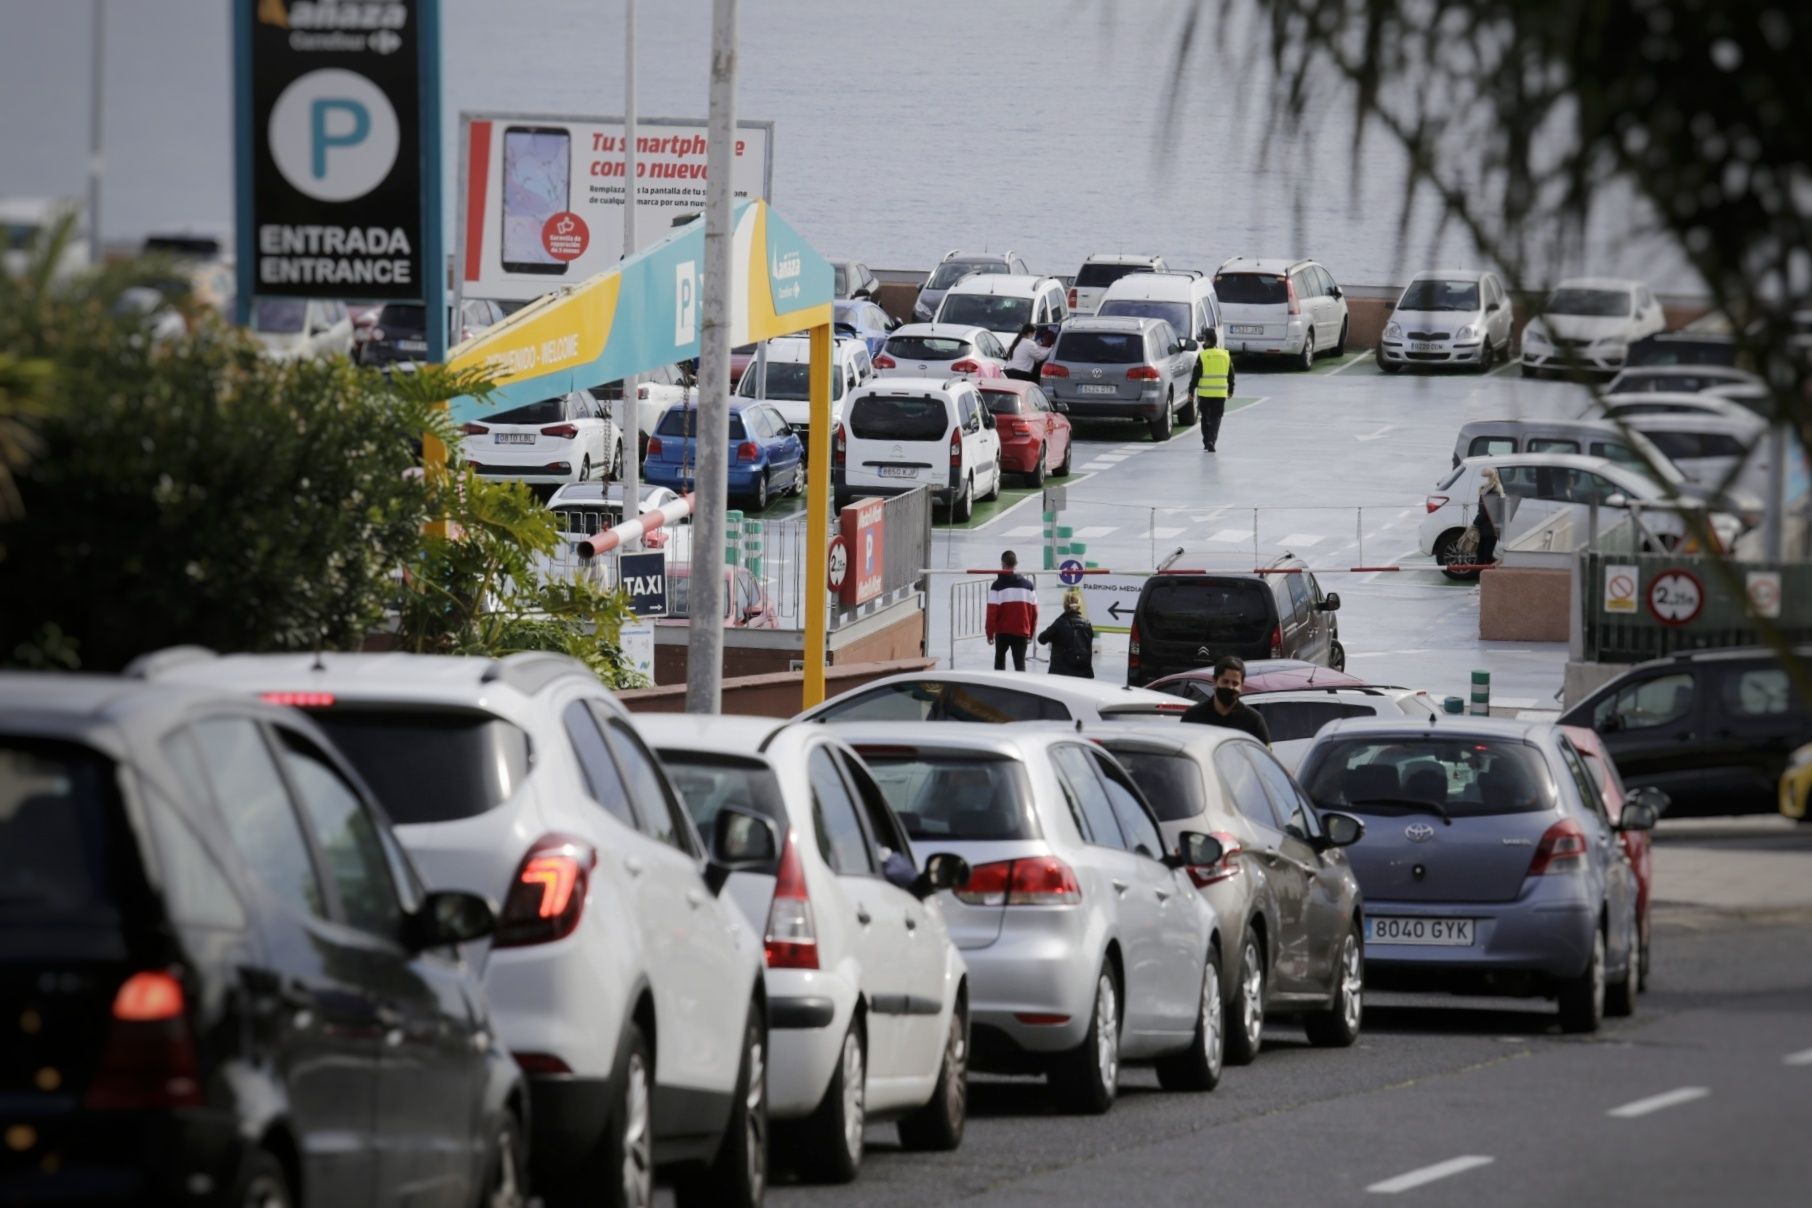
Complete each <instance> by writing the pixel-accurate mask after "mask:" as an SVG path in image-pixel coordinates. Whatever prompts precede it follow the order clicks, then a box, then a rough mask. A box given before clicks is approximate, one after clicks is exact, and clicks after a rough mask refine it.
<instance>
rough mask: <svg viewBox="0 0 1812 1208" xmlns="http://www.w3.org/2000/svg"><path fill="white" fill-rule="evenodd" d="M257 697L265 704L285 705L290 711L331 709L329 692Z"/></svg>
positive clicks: (276, 694) (265, 694) (289, 693)
mask: <svg viewBox="0 0 1812 1208" xmlns="http://www.w3.org/2000/svg"><path fill="white" fill-rule="evenodd" d="M258 697H259V699H260V700H263V701H264V702H266V703H267V704H272V705H287V706H289V707H290V708H292V709H331V708H333V693H331V692H260V693H259V694H258Z"/></svg>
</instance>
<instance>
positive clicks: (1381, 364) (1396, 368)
mask: <svg viewBox="0 0 1812 1208" xmlns="http://www.w3.org/2000/svg"><path fill="white" fill-rule="evenodd" d="M1378 368H1380V369H1382V370H1383V371H1384V372H1386V373H1402V372H1403V366H1401V365H1399V364H1397V363H1396V362H1395V361H1387V360H1385V359H1384V358H1383V357H1379V358H1378Z"/></svg>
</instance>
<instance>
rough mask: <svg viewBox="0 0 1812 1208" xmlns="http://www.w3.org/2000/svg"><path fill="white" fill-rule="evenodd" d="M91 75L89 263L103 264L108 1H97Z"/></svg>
mask: <svg viewBox="0 0 1812 1208" xmlns="http://www.w3.org/2000/svg"><path fill="white" fill-rule="evenodd" d="M89 49H90V56H91V62H90V66H89V73H88V221H87V223H86V226H87V229H88V261H89V263H90V264H99V263H100V262H101V126H102V123H101V102H102V100H103V99H104V96H105V89H104V85H105V70H106V66H107V0H94V36H93V38H92V39H91V40H90V46H89Z"/></svg>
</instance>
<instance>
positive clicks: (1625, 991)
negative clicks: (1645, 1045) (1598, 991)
mask: <svg viewBox="0 0 1812 1208" xmlns="http://www.w3.org/2000/svg"><path fill="white" fill-rule="evenodd" d="M1641 960H1642V950H1641V947H1640V946H1639V945H1638V944H1632V945H1631V946H1630V958H1629V961H1628V963H1627V965H1626V966H1625V968H1624V970H1623V976H1622V977H1621V978H1619V979H1618V980H1616V981H1614V982H1610V983H1608V984H1607V985H1606V986H1605V988H1604V1013H1605V1014H1606V1015H1611V1016H1615V1017H1616V1018H1619V1019H1624V1018H1628V1017H1629V1016H1631V1015H1634V1014H1635V1013H1636V987H1637V983H1638V982H1640V981H1641V979H1642V973H1641V969H1640V964H1641Z"/></svg>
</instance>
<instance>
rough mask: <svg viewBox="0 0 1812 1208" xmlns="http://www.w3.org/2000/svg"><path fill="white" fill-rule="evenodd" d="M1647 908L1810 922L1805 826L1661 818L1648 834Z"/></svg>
mask: <svg viewBox="0 0 1812 1208" xmlns="http://www.w3.org/2000/svg"><path fill="white" fill-rule="evenodd" d="M1654 853H1655V902H1656V905H1657V907H1662V908H1677V910H1678V912H1679V913H1681V914H1682V915H1685V916H1688V918H1689V919H1690V917H1691V916H1692V915H1694V914H1699V913H1703V912H1704V911H1706V910H1714V911H1729V912H1738V913H1743V914H1756V915H1770V914H1779V913H1783V912H1785V913H1798V914H1812V826H1808V825H1805V824H1804V823H1799V822H1795V821H1793V820H1792V819H1790V818H1783V817H1781V816H1780V815H1779V814H1761V815H1755V816H1751V817H1740V818H1666V819H1663V820H1662V822H1661V826H1660V827H1659V828H1658V829H1657V830H1656V831H1655V845H1654Z"/></svg>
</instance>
